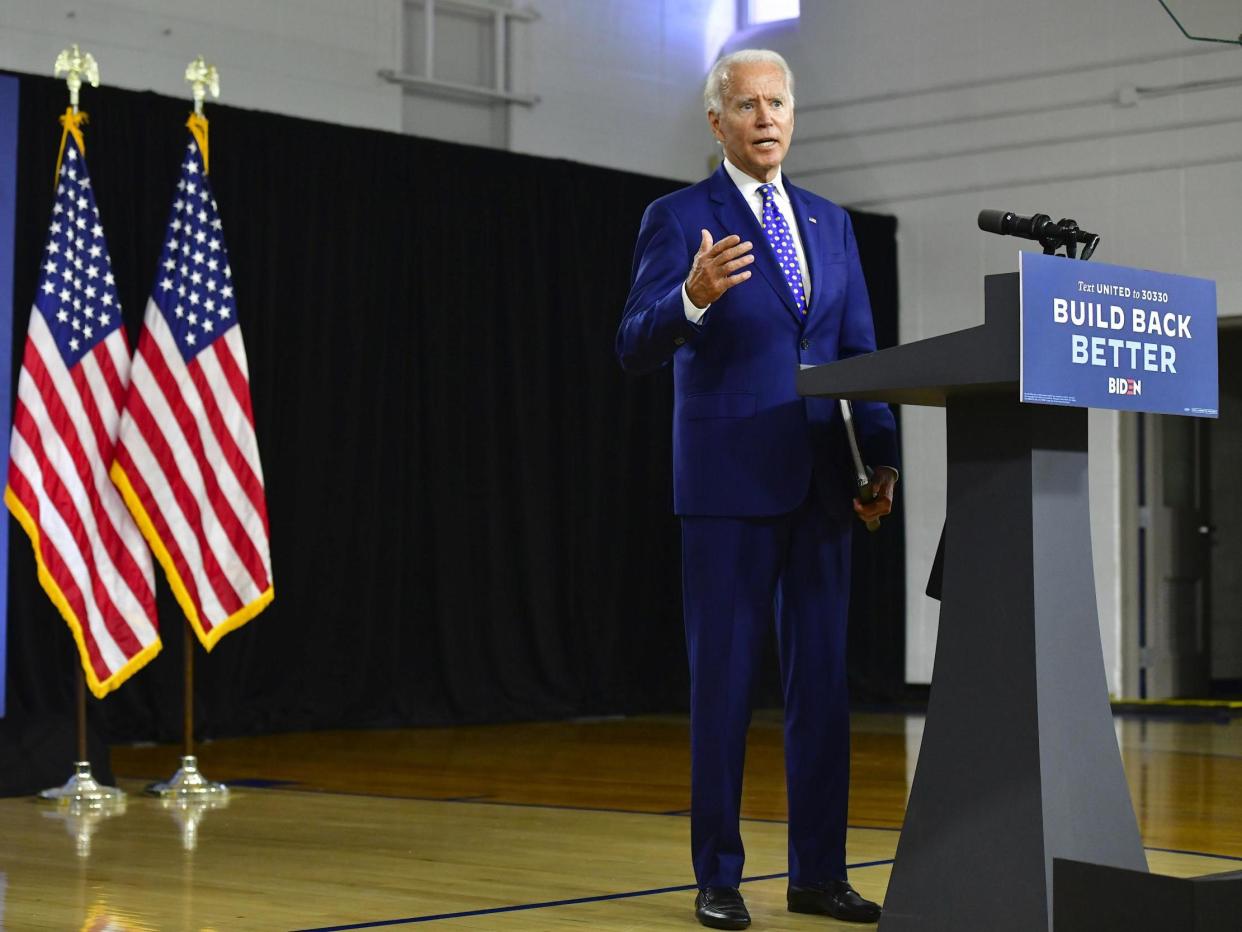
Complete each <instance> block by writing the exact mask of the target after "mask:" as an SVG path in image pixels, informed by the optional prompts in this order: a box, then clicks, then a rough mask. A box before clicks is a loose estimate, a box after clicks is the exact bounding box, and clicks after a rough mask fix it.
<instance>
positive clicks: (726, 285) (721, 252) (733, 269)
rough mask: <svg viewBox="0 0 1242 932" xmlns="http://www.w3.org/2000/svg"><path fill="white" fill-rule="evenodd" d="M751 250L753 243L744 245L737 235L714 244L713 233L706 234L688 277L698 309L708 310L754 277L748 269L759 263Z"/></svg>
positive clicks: (689, 290)
mask: <svg viewBox="0 0 1242 932" xmlns="http://www.w3.org/2000/svg"><path fill="white" fill-rule="evenodd" d="M751 248H752V244H751V243H750V241H749V240H748V241H747V242H744V243H743V242H742V238H741V237H740V236H738V235H737V234H736V233H735V234H732V235H730V236H726V237H725V238H724V239H722V240H721V241H720V242H719V243H713V242H712V235H711V233H709V232H708V231H707V230H704V231H703V241H702V242H701V243H700V244H699V251H698V252H696V253H695V254H694V262H693V263H691V265H690V274H689V275H688V276H687V277H686V294H687V295H689V296H690V300H691V301H692V302H693V303H694V306H695V307H707V305H709V304H711V303H713V302H715V301H718V300H720V296H721V295H722V294H724V293H725V292H726V291H728V290H729V289H730V288H732V287H733V286H734V285H740V284H741V283H742V282H744V281H746V279H748V278H750V269H748V268H746V266H748V265H750V264H751V263H752V262H754V261H755V257H754V255H753V254H751V252H750V250H751Z"/></svg>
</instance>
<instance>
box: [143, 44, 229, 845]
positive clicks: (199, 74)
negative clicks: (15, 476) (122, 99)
mask: <svg viewBox="0 0 1242 932" xmlns="http://www.w3.org/2000/svg"><path fill="white" fill-rule="evenodd" d="M185 79H186V81H188V82H189V83H190V87H191V88H192V89H193V93H194V116H192V117H190V124H191V129H192V130H197V132H201V133H202V134H203V138H202V139H201V140H200V144H201V148H202V150H203V151H202V155H203V170H204V171H206V170H207V145H206V133H207V120H206V118H205V117H204V116H203V100H204V99H205V98H206V97H207V94H208V93H209V92H210V94H211V96H212V98H213V99H214V98H217V97H219V96H220V77H219V72H217V71H216V66H215V65H209V64H207V62H206V61H204V60H203V56H202V55H200V56H198V58H196V59H194V61H192V62H190V63H189V64H188V65H187V66H186V69H185ZM196 118H197V120H196ZM196 123H197V127H196V126H195V124H196ZM197 132H196V135H197ZM196 643H197V636H196V633H195V631H194V628H193V626H192V625H191V624H190V621H189V619H188V618H187V619H186V623H185V648H184V653H185V658H184V660H185V664H184V670H185V674H184V677H183V679H184V686H185V698H184V702H183V708H184V712H185V721H184V726H183V742H184V744H183V748H182V751H183V753H182V755H181V767H180V768H179V769H178V770H177V772H176V773H175V774H173V775H172V777H170V778H169V779H168V780H165V781H163V782H162V783H152V784H151V785H150V786H149V787H147V792H148V793H150V794H151V795H152V796H160V797H163V798H164V800H165V804H166V805H167V804H168V803H169V802H171V801H176V802H177V804H185V805H190V804H193V803H196V802H197V803H200V804H201V801H205V800H212V801H218V804H220V805H223V804H225V803H226V802H227V800H228V795H229V788H228V787H227V786H225V785H224V784H223V783H215V782H213V781H211V780H208V779H207V778H206V777H204V776H203V774H202V773H201V772H200V771H199V769H198V756H197V755H196V754H195V753H194V645H195V644H196ZM210 808H214V806H212V807H210ZM200 815H201V813H200ZM193 825H197V820H193ZM192 834H193V833H192V832H191V833H190V834H188V835H186V841H185V844H186V846H187V850H192V847H193V846H192V843H191V841H190V840H189V839H190V838H191V837H192Z"/></svg>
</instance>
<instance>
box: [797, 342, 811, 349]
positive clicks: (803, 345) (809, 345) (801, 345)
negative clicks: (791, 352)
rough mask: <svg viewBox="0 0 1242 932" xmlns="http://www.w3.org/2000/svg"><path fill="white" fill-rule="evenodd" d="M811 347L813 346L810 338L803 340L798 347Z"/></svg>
mask: <svg viewBox="0 0 1242 932" xmlns="http://www.w3.org/2000/svg"><path fill="white" fill-rule="evenodd" d="M810 348H811V341H810V340H803V341H802V342H801V343H799V344H798V349H803V350H809V349H810Z"/></svg>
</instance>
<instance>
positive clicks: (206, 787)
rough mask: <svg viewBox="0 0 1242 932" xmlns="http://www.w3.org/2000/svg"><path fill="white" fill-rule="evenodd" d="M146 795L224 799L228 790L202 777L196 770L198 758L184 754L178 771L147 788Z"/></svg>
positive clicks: (173, 797) (166, 797) (172, 797)
mask: <svg viewBox="0 0 1242 932" xmlns="http://www.w3.org/2000/svg"><path fill="white" fill-rule="evenodd" d="M147 794H148V795H150V796H159V797H162V798H164V799H225V798H227V797H228V795H229V788H228V787H227V786H225V785H224V784H223V783H214V782H212V781H211V780H208V779H207V778H206V777H204V776H203V775H202V773H201V772H200V771H199V769H198V758H197V757H196V756H194V755H193V754H186V755H184V756H183V757H182V758H181V767H180V769H179V770H178V771H177V772H176V773H175V774H173V775H172V777H170V778H169V779H167V780H165V781H164V782H162V783H152V784H151V785H150V786H148V787H147Z"/></svg>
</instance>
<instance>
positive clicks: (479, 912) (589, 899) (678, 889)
mask: <svg viewBox="0 0 1242 932" xmlns="http://www.w3.org/2000/svg"><path fill="white" fill-rule="evenodd" d="M892 863H893V861H892V858H889V859H887V860H884V861H866V862H863V863H860V864H850V865H848V869H850V870H855V869H859V868H864V867H875V866H877V865H880V864H892ZM788 876H789V874H788V873H787V872H781V873H779V874H760V875H758V876H756V877H743V878H742V883H756V882H758V881H761V880H779V879H780V878H782V877H788ZM696 889H698V887H697V885H695V884H692V883H686V884H678V885H677V886H673V887H655V888H653V889H650V890H633V891H630V892H628V893H601V894H597V895H596V896H579V897H574V898H573V899H568V900H547V901H545V902H542V903H522V904H520V905H517V906H493V907H491V908H489V909H469V910H464V911H462V912H457V913H436V914H433V915H430V916H408V917H406V918H404V919H381V920H378V921H376V922H356V923H352V924H350V925H343V926H323V927H320V928H315V929H302V930H300V932H348V930H351V929H378V928H382V927H384V926H399V925H411V924H413V923H416V922H439V921H441V920H444V919H468V918H471V917H474V916H490V915H493V914H495V913H516V912H522V911H525V910H529V909H548V908H551V907H555V906H579V905H581V904H583V903H603V902H606V901H608V900H627V899H632V898H634V897H638V896H658V895H660V894H662V893H684V892H687V891H689V890H696Z"/></svg>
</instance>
